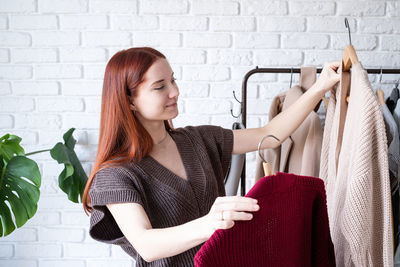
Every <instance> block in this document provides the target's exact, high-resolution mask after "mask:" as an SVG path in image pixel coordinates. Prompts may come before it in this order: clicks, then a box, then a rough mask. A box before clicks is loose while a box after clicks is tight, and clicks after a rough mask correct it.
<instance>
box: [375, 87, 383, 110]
mask: <svg viewBox="0 0 400 267" xmlns="http://www.w3.org/2000/svg"><path fill="white" fill-rule="evenodd" d="M376 95H377V96H378V100H379V104H380V105H381V106H383V105H384V104H385V93H384V92H383V90H382V89H378V90H376Z"/></svg>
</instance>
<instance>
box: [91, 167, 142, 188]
mask: <svg viewBox="0 0 400 267" xmlns="http://www.w3.org/2000/svg"><path fill="white" fill-rule="evenodd" d="M132 164H134V163H125V164H118V165H116V164H113V165H111V164H110V165H105V166H103V167H102V168H100V170H99V171H97V172H96V174H95V176H94V178H93V184H92V188H93V189H94V190H95V189H96V188H104V187H109V186H111V187H114V188H116V187H118V186H126V185H127V184H132V183H138V182H139V175H138V173H137V172H135V170H134V168H132Z"/></svg>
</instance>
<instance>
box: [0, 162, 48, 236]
mask: <svg viewBox="0 0 400 267" xmlns="http://www.w3.org/2000/svg"><path fill="white" fill-rule="evenodd" d="M0 168H1V177H0V225H1V226H0V236H6V235H9V234H10V233H12V232H13V231H14V230H15V226H17V227H18V228H19V227H21V226H23V225H24V224H25V223H26V222H27V221H28V220H29V219H30V218H32V217H33V215H35V213H36V210H37V203H38V201H39V196H40V191H39V188H40V184H41V175H40V172H39V167H38V165H37V164H36V162H35V161H33V160H31V159H29V158H27V157H25V156H15V157H12V158H11V159H10V160H9V161H8V162H7V160H5V159H4V158H3V157H2V156H0ZM6 202H8V203H9V205H10V207H11V210H12V213H13V214H14V217H15V224H14V222H13V219H12V216H11V212H10V208H9V207H8V206H7V205H6Z"/></svg>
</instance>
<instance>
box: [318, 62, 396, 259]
mask: <svg viewBox="0 0 400 267" xmlns="http://www.w3.org/2000/svg"><path fill="white" fill-rule="evenodd" d="M339 73H340V74H341V81H340V83H339V85H338V86H336V87H335V88H334V89H333V90H332V94H331V96H330V98H329V104H328V111H327V115H326V122H325V130H324V138H323V143H322V151H321V167H320V177H321V178H322V179H323V180H324V181H325V188H326V193H327V206H328V215H329V224H330V230H331V235H332V240H333V243H334V247H335V257H336V264H337V266H339V267H341V266H360V267H361V266H385V267H386V266H389V267H390V266H393V229H392V212H391V209H392V208H391V194H390V181H389V166H388V153H387V152H388V151H387V139H386V131H385V125H384V121H383V115H382V111H381V108H380V106H379V104H378V101H377V99H376V96H375V94H374V92H373V90H372V87H371V84H370V82H369V80H368V75H367V72H366V71H365V70H364V69H363V67H362V65H361V63H357V64H354V65H353V67H352V70H351V85H350V74H349V73H345V72H342V67H340V68H339ZM349 87H350V88H349ZM346 89H348V90H350V89H351V92H350V99H349V103H348V106H347V103H346V100H345V99H346V94H345V91H346Z"/></svg>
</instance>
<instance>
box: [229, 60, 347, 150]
mask: <svg viewBox="0 0 400 267" xmlns="http://www.w3.org/2000/svg"><path fill="white" fill-rule="evenodd" d="M339 64H340V62H333V63H327V64H325V66H324V68H323V70H322V72H321V75H320V76H319V78H318V80H317V81H316V82H315V83H314V85H313V86H311V88H309V89H308V90H307V91H306V92H305V93H304V94H303V95H302V96H301V97H300V98H299V99H298V100H297V101H296V102H295V103H293V105H291V106H290V107H289V108H288V109H286V110H285V111H283V112H281V113H279V114H278V115H277V116H276V117H274V118H273V119H272V120H271V121H270V122H269V123H268V124H267V125H265V126H263V127H260V128H251V129H243V130H233V152H232V153H233V154H243V153H247V152H251V151H256V150H257V146H258V143H259V142H260V140H261V139H262V138H263V137H264V136H266V135H268V134H272V135H274V136H275V137H277V138H278V139H279V140H280V142H278V141H276V140H275V139H273V138H267V139H265V140H264V142H263V143H262V147H261V148H262V149H265V148H275V147H277V146H279V145H280V144H281V143H282V142H283V141H285V139H286V138H288V137H289V136H290V135H291V134H292V133H293V132H294V131H295V130H296V129H297V128H298V127H299V126H300V124H301V123H302V122H303V121H304V120H305V119H306V118H307V116H308V114H310V112H311V111H312V110H313V109H314V108H315V106H316V105H317V104H318V102H319V101H320V100H321V98H322V97H323V96H324V95H325V93H326V92H327V91H329V90H330V89H331V88H332V87H333V86H334V85H335V84H336V83H337V82H338V81H339V79H340V77H339V74H337V73H336V70H337V68H338V67H339Z"/></svg>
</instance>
